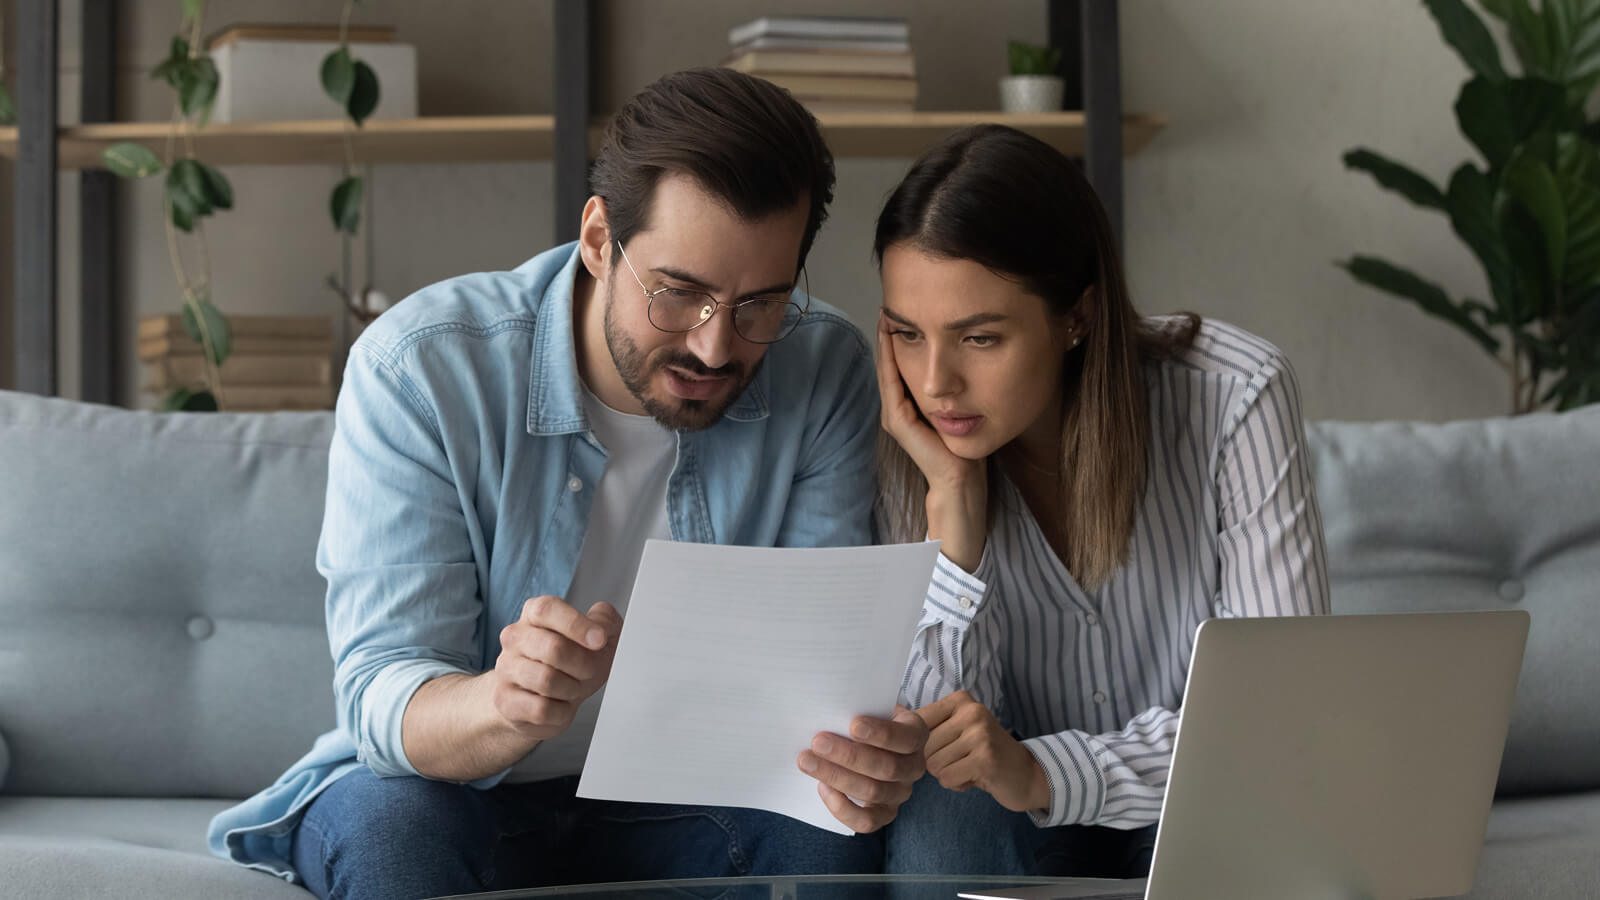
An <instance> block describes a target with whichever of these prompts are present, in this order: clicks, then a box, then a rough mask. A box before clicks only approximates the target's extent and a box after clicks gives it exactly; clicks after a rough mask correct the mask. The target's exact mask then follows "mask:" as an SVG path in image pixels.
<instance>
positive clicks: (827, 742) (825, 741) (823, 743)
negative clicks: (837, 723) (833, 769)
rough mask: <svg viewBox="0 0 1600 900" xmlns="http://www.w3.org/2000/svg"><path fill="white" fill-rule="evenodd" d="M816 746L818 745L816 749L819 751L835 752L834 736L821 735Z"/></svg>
mask: <svg viewBox="0 0 1600 900" xmlns="http://www.w3.org/2000/svg"><path fill="white" fill-rule="evenodd" d="M815 746H816V750H817V752H818V753H832V752H833V738H830V737H819V738H817V743H816V745H815Z"/></svg>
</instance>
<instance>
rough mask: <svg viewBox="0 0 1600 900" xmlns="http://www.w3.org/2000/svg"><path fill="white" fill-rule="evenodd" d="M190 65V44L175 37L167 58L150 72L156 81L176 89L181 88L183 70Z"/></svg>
mask: <svg viewBox="0 0 1600 900" xmlns="http://www.w3.org/2000/svg"><path fill="white" fill-rule="evenodd" d="M188 64H189V42H188V41H186V40H184V39H183V38H181V37H174V38H173V39H172V45H171V46H170V47H169V48H168V49H167V58H166V59H164V60H162V61H161V63H160V64H159V65H157V66H156V67H155V68H154V69H151V70H150V77H151V78H152V79H154V80H156V81H165V82H166V83H167V84H170V85H172V86H173V87H175V88H181V87H182V77H183V70H184V68H185V67H187V66H188Z"/></svg>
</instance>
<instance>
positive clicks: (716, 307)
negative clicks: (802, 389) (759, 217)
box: [613, 240, 811, 346]
mask: <svg viewBox="0 0 1600 900" xmlns="http://www.w3.org/2000/svg"><path fill="white" fill-rule="evenodd" d="M613 243H615V244H616V245H617V253H619V254H621V256H622V263H623V265H626V266H627V267H628V272H629V273H630V274H632V275H633V280H634V281H635V282H636V283H637V284H638V285H639V290H641V291H644V299H645V321H647V322H649V323H650V327H651V328H654V329H655V330H657V331H659V332H661V333H662V334H688V333H689V332H691V331H693V330H695V329H696V328H699V327H700V326H701V325H704V324H706V323H707V322H709V321H711V320H712V319H714V318H716V317H717V313H718V312H719V311H720V310H723V309H726V310H728V314H729V317H730V318H731V320H732V321H731V324H732V325H733V333H734V334H736V335H738V336H739V339H740V340H742V341H748V342H749V343H752V344H761V345H762V346H768V345H771V344H776V343H777V342H779V341H781V340H783V339H784V338H786V337H788V336H789V335H791V334H794V330H795V329H796V328H798V327H800V321H801V320H804V319H805V317H806V316H807V315H808V314H809V313H810V312H811V276H810V275H809V274H807V272H806V268H805V266H801V267H800V278H802V279H804V280H805V285H806V286H805V290H804V291H802V293H804V294H805V297H806V305H805V306H801V305H800V304H798V303H796V302H794V301H793V300H788V299H785V300H782V301H779V302H781V303H785V304H788V305H789V306H792V307H794V308H795V309H798V310H800V319H799V320H796V321H795V323H794V324H793V325H791V326H789V330H787V331H785V332H784V333H783V334H781V335H779V336H777V337H775V338H773V339H772V340H770V341H752V340H750V338H748V337H746V336H745V334H744V332H743V331H740V330H739V307H741V306H747V305H749V304H751V303H770V302H772V298H770V297H750V298H748V299H745V300H740V301H738V302H735V303H724V302H722V301H721V300H718V299H717V298H716V296H715V295H713V294H710V293H707V292H705V291H697V290H694V289H693V288H675V287H661V288H656V289H655V290H653V291H652V290H650V289H649V288H647V287H645V286H644V279H643V278H640V277H639V270H638V269H635V268H634V267H633V261H632V260H630V259H628V251H626V250H624V249H622V242H621V241H615V240H614V241H613ZM799 286H800V285H799V282H798V281H797V282H796V284H795V286H794V287H792V288H790V289H789V295H790V296H791V297H792V296H794V290H795V288H797V287H799ZM667 291H678V292H680V293H686V294H699V295H700V296H702V297H705V298H706V299H708V300H710V301H711V313H710V315H706V316H703V317H701V319H700V321H698V322H696V323H694V324H693V325H690V326H689V327H688V328H685V329H683V330H681V331H672V330H669V329H666V328H662V327H661V326H660V325H657V324H656V323H655V320H654V319H652V318H651V317H650V308H651V307H652V306H653V305H654V304H655V302H656V295H657V294H664V293H666V292H667ZM788 315H789V314H788V312H787V311H785V312H784V317H785V318H787V317H788Z"/></svg>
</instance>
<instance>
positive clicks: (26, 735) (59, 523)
mask: <svg viewBox="0 0 1600 900" xmlns="http://www.w3.org/2000/svg"><path fill="white" fill-rule="evenodd" d="M332 430H333V419H332V414H331V413H274V414H253V415H251V414H243V415H227V414H205V413H181V414H180V413H174V414H157V413H149V412H134V411H129V410H123V409H115V408H111V407H102V406H91V405H88V404H82V403H74V402H69V401H64V400H54V399H46V398H40V397H34V396H30V395H24V394H16V393H8V392H0V472H4V473H5V485H6V486H5V502H4V503H0V572H3V573H5V577H4V579H0V623H3V627H0V730H3V731H4V732H5V735H6V740H7V742H8V743H9V745H10V749H11V757H12V758H11V772H10V776H9V779H8V782H7V784H6V790H7V791H8V792H10V793H18V794H60V795H101V796H195V797H242V796H248V795H249V794H251V793H253V792H255V791H256V790H259V789H260V788H261V787H263V786H265V785H267V784H269V783H271V782H272V780H273V779H274V778H276V777H277V776H278V775H279V774H280V773H281V772H282V771H283V770H284V769H285V768H287V767H288V765H289V764H290V763H292V762H293V761H294V760H295V759H296V758H298V757H299V756H300V755H301V754H302V753H304V752H305V750H306V749H307V748H308V747H310V746H311V744H312V742H313V741H314V740H315V738H316V736H317V735H318V734H319V733H321V732H323V731H326V730H328V729H329V728H331V727H332V726H333V720H334V714H333V690H332V678H333V664H332V660H331V658H330V655H329V651H328V645H327V638H326V636H325V635H326V633H325V629H324V626H323V595H324V592H325V590H326V584H325V582H324V581H323V579H322V577H321V576H320V575H318V574H317V571H316V567H315V559H314V556H315V549H316V542H317V535H318V533H319V530H320V528H321V520H322V506H323V493H324V489H325V487H326V482H327V448H328V442H329V440H330V438H331V437H332Z"/></svg>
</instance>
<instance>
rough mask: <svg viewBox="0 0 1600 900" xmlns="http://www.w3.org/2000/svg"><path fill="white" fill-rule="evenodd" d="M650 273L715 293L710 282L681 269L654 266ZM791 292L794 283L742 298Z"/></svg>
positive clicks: (765, 289)
mask: <svg viewBox="0 0 1600 900" xmlns="http://www.w3.org/2000/svg"><path fill="white" fill-rule="evenodd" d="M650 271H652V272H655V273H657V274H659V275H665V276H667V277H668V278H671V279H672V280H674V281H681V282H683V283H684V284H689V285H693V286H694V287H695V288H696V289H697V290H703V291H705V292H707V293H715V292H716V286H715V285H713V284H712V283H711V282H709V281H707V280H706V279H704V278H700V277H698V276H695V275H691V274H689V273H688V272H685V271H683V270H682V269H674V268H671V267H669V266H656V267H655V268H654V269H651V270H650ZM793 290H794V282H790V283H788V284H778V285H773V286H772V287H765V288H761V289H760V290H756V291H751V292H750V293H748V294H745V295H744V297H761V296H765V295H767V294H787V293H789V292H790V291H793ZM740 299H744V298H743V297H741V298H740Z"/></svg>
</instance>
